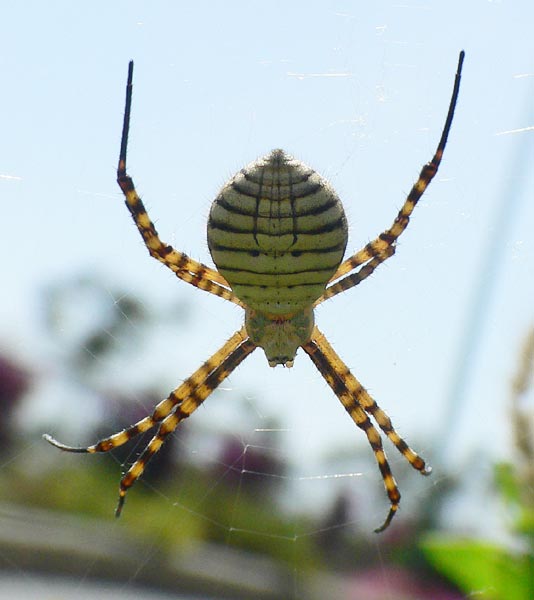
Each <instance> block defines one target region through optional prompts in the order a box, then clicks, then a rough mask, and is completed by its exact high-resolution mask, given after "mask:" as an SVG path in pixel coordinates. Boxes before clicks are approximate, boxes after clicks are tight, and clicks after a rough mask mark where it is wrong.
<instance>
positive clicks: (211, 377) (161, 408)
mask: <svg viewBox="0 0 534 600" xmlns="http://www.w3.org/2000/svg"><path fill="white" fill-rule="evenodd" d="M255 348H256V346H255V345H254V343H253V342H251V341H250V340H249V338H248V335H247V332H246V330H245V328H244V327H242V328H241V329H240V330H239V331H237V332H236V333H235V334H234V335H233V336H232V337H231V338H230V339H229V340H228V341H227V342H226V344H224V346H223V347H222V348H221V349H220V350H218V351H217V352H216V353H215V354H214V355H213V356H212V357H211V358H209V359H208V360H207V361H206V362H205V363H204V364H203V365H202V366H201V367H200V368H199V369H197V370H196V371H195V372H194V373H193V375H191V376H190V377H189V378H188V379H186V380H185V381H184V382H183V383H182V384H181V385H180V386H179V387H178V388H176V389H175V390H174V391H173V392H171V393H170V394H169V396H168V397H167V398H166V399H165V400H163V401H162V402H160V403H159V404H158V405H157V406H156V408H155V410H154V412H153V413H152V415H151V416H148V417H145V418H144V419H141V420H140V421H138V422H137V423H135V425H132V426H131V427H128V428H127V429H124V430H123V431H120V432H118V433H116V434H114V435H112V436H109V437H107V438H104V439H102V440H100V441H99V442H97V443H96V444H93V445H91V446H87V447H78V446H67V445H65V444H62V443H61V442H58V441H57V440H56V439H54V438H53V437H51V436H50V435H46V434H45V435H44V436H43V437H44V438H45V439H46V441H47V442H49V443H50V444H52V445H53V446H56V447H57V448H59V449H60V450H64V451H66V452H85V453H89V454H95V453H97V452H108V451H109V450H113V448H118V447H119V446H122V445H123V444H125V443H126V442H128V441H130V440H131V439H133V438H134V437H136V436H137V435H139V434H141V433H144V432H145V431H148V430H149V429H152V428H153V427H155V426H156V425H157V424H158V423H161V426H160V429H159V430H158V433H157V434H156V436H154V438H153V440H152V441H151V442H150V444H149V446H148V447H147V449H146V450H145V452H144V453H143V454H142V455H141V457H140V458H139V459H138V460H137V461H136V462H135V463H134V464H133V465H132V467H131V469H130V470H129V471H128V473H127V474H126V475H125V476H124V478H123V481H124V482H125V487H124V490H123V484H122V483H121V494H122V491H124V493H125V490H126V489H127V488H128V487H130V486H131V485H132V484H133V482H134V481H135V479H137V478H138V477H139V475H140V474H141V473H142V472H143V470H144V466H145V464H146V463H147V462H148V460H149V458H150V457H151V456H153V455H154V454H155V452H157V450H159V448H160V447H161V443H159V442H154V440H155V439H156V438H161V440H163V439H164V438H165V437H166V436H167V435H168V433H170V431H171V430H170V429H169V426H170V425H173V424H174V419H175V418H176V417H177V416H178V417H180V418H179V420H183V419H184V418H186V417H188V416H189V415H190V414H191V413H192V412H193V411H194V410H195V409H196V408H197V407H198V406H199V405H200V404H201V403H202V402H203V401H204V400H205V399H206V398H207V397H208V396H209V395H210V394H211V392H213V390H214V389H215V388H216V387H217V386H218V385H219V384H220V383H221V381H223V380H224V379H225V378H226V377H228V375H230V373H231V372H232V371H233V370H234V369H235V368H236V367H237V366H238V365H239V364H240V363H241V362H242V361H243V360H244V359H245V358H246V357H247V356H248V355H249V354H250V353H251V352H252V351H253V350H254V349H255ZM178 422H179V421H178ZM178 422H176V424H174V427H173V428H172V430H174V428H176V425H177V424H178ZM158 444H159V445H158ZM147 452H148V454H147ZM143 457H144V458H143ZM136 465H137V466H136ZM121 497H124V494H122V495H121Z"/></svg>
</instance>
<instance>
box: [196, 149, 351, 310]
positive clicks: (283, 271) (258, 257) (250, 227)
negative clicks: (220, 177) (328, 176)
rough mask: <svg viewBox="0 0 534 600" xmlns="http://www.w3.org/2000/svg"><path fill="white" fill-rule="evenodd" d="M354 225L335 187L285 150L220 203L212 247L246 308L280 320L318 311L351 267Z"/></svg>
mask: <svg viewBox="0 0 534 600" xmlns="http://www.w3.org/2000/svg"><path fill="white" fill-rule="evenodd" d="M346 245H347V220H346V218H345V212H344V210H343V206H342V204H341V202H340V200H339V198H338V197H337V194H336V193H335V192H334V190H333V189H332V188H331V186H330V185H329V184H328V183H327V182H326V181H325V180H324V179H323V178H322V177H320V176H319V175H318V174H317V173H316V172H315V171H314V170H312V169H310V168H309V167H307V166H306V165H304V164H303V163H301V162H300V161H298V160H295V159H294V158H293V157H291V156H289V155H288V154H286V153H285V152H284V151H283V150H273V151H272V152H271V153H270V154H268V155H266V156H264V157H263V158H261V159H259V160H257V161H255V162H253V163H251V164H250V165H248V166H247V167H245V168H244V169H242V170H241V171H239V173H237V175H235V177H233V178H232V179H231V180H230V181H229V182H228V183H227V184H226V185H225V186H224V187H223V188H222V190H221V191H220V193H219V195H218V196H217V198H216V199H215V201H214V202H213V205H212V207H211V211H210V216H209V220H208V246H209V249H210V252H211V256H212V258H213V261H214V262H215V264H216V265H217V269H218V270H219V271H220V272H221V273H222V275H223V276H224V278H225V279H226V280H227V281H228V282H229V284H230V286H231V287H232V290H233V291H234V293H235V294H236V296H237V297H238V298H240V299H241V300H242V301H243V303H244V304H245V305H246V306H247V307H248V308H251V309H253V310H257V311H260V312H263V313H268V314H272V315H292V314H295V313H296V312H298V311H300V310H302V309H304V308H306V307H309V306H311V305H312V304H313V303H314V302H315V300H317V298H319V297H320V296H321V295H322V293H323V292H324V289H325V287H326V284H327V283H328V281H329V280H330V278H331V277H332V275H333V274H334V273H335V272H336V270H337V268H338V266H339V263H340V262H341V260H342V259H343V255H344V253H345V248H346Z"/></svg>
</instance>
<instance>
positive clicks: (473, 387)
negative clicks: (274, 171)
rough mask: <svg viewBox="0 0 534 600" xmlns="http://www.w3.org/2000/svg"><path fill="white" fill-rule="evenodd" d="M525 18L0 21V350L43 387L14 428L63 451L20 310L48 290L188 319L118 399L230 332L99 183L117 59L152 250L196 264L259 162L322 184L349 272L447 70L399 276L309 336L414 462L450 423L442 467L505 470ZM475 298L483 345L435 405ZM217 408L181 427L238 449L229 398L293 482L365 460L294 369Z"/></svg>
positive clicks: (329, 13)
mask: <svg viewBox="0 0 534 600" xmlns="http://www.w3.org/2000/svg"><path fill="white" fill-rule="evenodd" d="M533 13H534V9H533V5H532V3H530V2H528V1H526V0H524V1H522V2H519V1H518V2H505V1H503V2H489V1H482V0H476V1H471V2H459V1H453V2H447V3H444V2H432V1H427V2H424V1H423V2H421V1H417V2H407V3H406V2H403V3H398V2H375V3H368V2H348V1H345V2H341V1H339V2H338V1H330V2H303V1H295V2H276V1H275V2H269V3H264V2H255V1H252V2H243V1H235V2H195V3H189V4H186V3H181V2H153V3H148V2H113V3H106V2H100V1H95V2H92V3H90V4H79V3H68V2H47V3H41V2H24V3H17V2H9V3H7V2H6V3H4V7H3V10H2V19H1V21H0V46H1V47H2V48H1V51H0V73H1V77H2V90H3V91H2V94H1V95H0V122H1V131H2V138H1V139H2V141H1V143H0V194H1V198H2V207H3V219H4V226H3V228H2V230H3V232H2V236H1V238H0V239H1V241H0V250H1V256H2V280H3V282H4V285H5V286H6V287H5V288H4V290H5V291H4V293H3V294H2V295H1V297H0V347H2V348H3V349H4V350H7V351H9V352H11V353H14V354H15V355H16V356H18V357H20V359H21V360H23V361H25V362H28V363H30V362H32V361H33V360H36V361H39V362H41V363H42V362H45V363H46V364H48V365H49V367H50V369H49V370H48V374H47V375H44V374H43V375H42V377H43V380H42V381H41V384H42V387H39V386H38V387H37V388H36V390H35V393H34V395H33V402H34V404H33V405H32V406H33V409H34V410H35V411H36V412H34V413H33V417H32V418H35V419H36V420H37V421H38V420H43V421H46V419H47V418H48V417H49V415H56V416H57V415H58V414H59V413H61V412H66V413H67V421H66V422H65V423H64V424H63V425H58V431H59V430H61V431H67V432H68V431H69V427H71V426H72V418H73V416H74V415H75V414H76V411H75V410H73V409H72V410H71V411H70V416H69V414H68V413H69V411H68V410H65V407H66V406H68V405H69V403H72V398H69V397H68V394H66V393H63V394H58V395H57V396H54V394H52V393H51V391H50V390H51V389H55V390H57V389H59V388H56V387H54V386H53V385H52V386H51V385H50V381H46V379H47V377H48V378H52V377H53V376H52V375H50V371H52V372H53V371H54V370H55V367H54V365H53V358H52V357H50V355H49V354H47V351H48V346H47V344H46V342H45V341H43V340H41V339H40V337H39V336H40V335H41V334H40V333H39V331H40V329H39V328H40V323H39V319H38V314H39V312H38V309H39V297H40V296H39V294H40V293H41V290H42V289H43V286H45V285H47V284H48V283H49V282H50V281H58V280H63V279H66V278H69V277H74V276H76V275H77V274H78V273H80V272H82V271H91V272H96V273H98V274H99V275H101V276H102V277H103V278H104V279H105V280H106V281H109V282H110V286H111V284H112V283H113V284H116V283H120V284H121V285H122V286H123V287H124V288H126V289H128V290H131V291H132V293H134V294H136V293H137V294H139V295H140V296H142V297H143V298H149V299H152V300H153V301H154V302H160V301H161V300H162V299H169V301H170V300H171V299H173V298H174V299H181V298H189V299H190V300H191V302H194V312H193V317H192V319H193V322H191V323H189V324H188V325H187V327H186V330H185V331H184V334H183V335H182V336H180V337H179V338H178V339H174V338H173V337H172V336H174V335H175V334H176V328H173V329H172V336H171V335H170V334H169V332H165V331H164V328H160V330H159V335H158V336H154V338H153V339H152V340H151V343H150V346H149V347H148V348H147V349H145V350H144V352H143V353H140V354H138V355H134V356H131V357H130V358H131V363H130V364H129V365H127V366H126V369H125V365H124V364H123V365H122V366H121V367H122V368H121V369H119V368H117V369H116V370H115V371H113V370H111V372H110V377H111V378H112V379H113V381H114V382H116V385H117V386H119V385H123V384H124V385H125V386H126V387H128V386H129V385H130V386H131V387H134V386H135V385H136V384H137V383H138V382H143V383H145V384H146V385H149V384H150V383H151V382H152V381H153V380H154V379H158V381H160V382H164V384H165V385H167V386H168V389H171V388H173V387H175V385H177V384H178V383H179V382H180V381H181V380H182V379H183V378H185V377H186V376H187V375H188V374H190V372H191V371H192V370H193V369H195V368H196V367H197V366H199V365H200V363H201V362H202V361H203V360H205V358H207V357H208V356H209V355H210V354H211V353H212V352H214V351H215V350H216V349H217V348H218V347H219V346H220V345H222V343H223V342H224V340H225V339H226V338H228V337H229V336H230V335H231V334H232V333H233V331H234V330H235V329H236V328H237V327H238V326H239V324H240V322H241V318H242V317H241V313H240V311H239V310H238V309H236V308H235V307H233V306H231V305H225V304H224V303H223V302H222V301H220V300H219V299H217V298H212V297H209V296H208V295H206V294H202V293H201V292H198V291H196V290H194V289H192V288H191V289H188V288H187V286H186V285H185V284H181V283H180V282H178V281H176V280H175V279H174V278H173V276H172V275H171V274H170V272H167V271H166V270H165V269H163V268H162V267H160V266H159V265H157V264H156V262H155V261H153V260H151V259H150V258H149V257H148V254H147V253H146V251H145V249H144V247H143V246H142V243H141V240H140V238H139V235H138V233H137V231H136V230H135V228H134V226H133V224H132V223H131V220H130V217H129V216H128V214H127V212H126V209H125V207H124V206H123V203H122V198H121V195H120V190H119V189H118V187H117V185H116V183H115V168H116V161H117V155H118V149H119V140H120V128H121V119H122V111H123V103H124V84H125V78H126V70H127V63H128V61H129V60H130V59H134V60H135V76H134V77H135V79H134V100H133V114H132V125H131V137H130V150H129V170H130V173H131V174H132V176H134V179H135V182H136V185H137V188H138V190H139V191H140V192H141V193H142V195H143V198H144V199H145V202H146V204H147V207H148V209H149V211H150V214H151V216H152V217H153V219H154V220H155V221H156V223H157V226H158V229H159V231H160V234H161V236H162V238H163V239H164V240H165V241H168V242H171V243H173V244H174V245H175V246H176V247H177V248H178V249H181V250H184V251H186V252H188V253H190V254H191V256H193V257H194V258H197V259H199V260H202V261H209V260H210V259H209V255H208V250H207V244H206V240H205V221H206V217H207V214H208V210H209V206H210V202H211V199H212V198H213V197H214V196H215V194H216V193H217V190H218V188H219V187H220V186H221V185H222V184H223V183H224V182H225V180H226V179H227V178H228V177H230V176H231V175H232V174H233V173H234V172H235V171H236V170H238V169H239V168H241V167H242V166H243V165H244V164H246V163H248V162H250V161H251V160H254V159H255V158H256V157H258V156H260V155H263V154H265V153H267V152H268V151H270V150H271V149H272V148H276V147H282V148H284V149H285V150H286V151H288V152H290V153H291V154H293V155H295V156H296V157H298V158H299V159H301V160H303V161H304V162H306V163H308V164H309V165H310V166H312V167H314V168H315V169H316V170H317V171H318V172H320V173H321V174H322V175H324V176H326V177H327V178H328V179H329V180H330V181H331V183H332V184H333V186H334V187H335V189H336V190H337V192H338V194H339V195H340V197H341V198H342V200H343V203H344V205H345V208H346V211H347V214H348V217H349V221H350V236H351V237H350V241H349V246H348V251H355V250H357V249H358V248H359V247H361V246H362V245H363V244H365V243H366V242H367V241H368V240H369V239H371V238H373V237H374V236H375V235H376V234H377V233H379V232H380V231H382V230H383V229H384V228H385V227H387V226H389V224H390V223H391V221H392V219H393V218H394V216H395V214H396V211H397V210H398V209H399V208H400V206H401V205H402V202H403V200H404V195H405V194H406V192H407V191H408V190H409V189H410V187H411V185H412V183H413V181H414V180H415V178H416V177H417V175H418V173H419V170H420V168H421V166H422V164H423V163H424V162H426V161H427V160H429V159H430V157H431V156H432V153H433V151H434V148H435V145H436V143H437V141H438V139H439V136H440V133H441V128H442V126H443V122H444V119H445V115H446V110H447V106H448V102H449V97H450V93H451V89H452V83H453V77H454V72H455V69H456V63H457V58H458V52H459V51H460V50H461V49H462V48H463V49H464V50H465V51H466V61H465V68H464V75H463V81H462V89H461V92H460V100H459V104H458V108H457V113H456V117H455V122H454V124H453V128H452V132H451V135H450V138H449V145H448V147H447V150H446V153H445V158H444V160H443V163H442V167H441V170H440V172H439V175H438V177H437V178H436V180H435V181H434V182H433V183H432V185H431V187H430V188H429V190H428V191H427V193H426V195H425V197H424V199H423V201H422V204H421V206H419V207H418V208H417V210H416V213H415V216H414V218H413V222H412V223H411V225H410V227H409V229H408V231H407V232H406V234H405V235H404V236H403V237H402V240H401V242H400V244H399V248H398V251H397V254H396V256H395V257H394V258H393V259H392V260H391V261H389V262H388V263H387V265H385V266H383V267H382V268H381V269H380V270H379V271H378V272H377V274H376V275H375V276H374V277H373V278H372V279H371V280H369V281H366V282H365V284H362V286H361V287H358V288H356V289H354V290H352V291H351V292H348V293H347V294H344V295H343V296H340V297H337V298H336V299H334V300H332V301H331V302H328V303H326V304H325V305H324V306H322V307H321V308H320V310H319V311H318V315H317V322H318V324H319V326H320V327H321V328H322V329H323V331H324V332H325V333H326V334H327V335H328V337H329V339H330V340H331V342H332V343H333V344H334V346H335V348H336V349H337V351H338V352H339V354H340V355H341V357H342V358H343V359H344V360H345V361H346V362H347V364H348V365H349V366H350V367H351V368H352V369H353V371H354V373H355V374H356V376H357V377H358V378H359V379H360V380H361V381H362V383H363V384H364V385H365V386H367V387H368V388H369V390H370V391H371V392H372V394H373V395H374V397H375V398H376V399H377V401H378V402H379V404H380V405H381V406H382V407H383V408H384V409H385V410H386V411H387V412H388V413H389V414H390V416H391V417H392V418H393V420H394V423H395V424H396V426H397V427H398V429H399V430H400V431H401V432H402V433H403V434H404V435H405V436H406V438H407V439H408V440H417V441H418V443H419V449H420V450H421V451H422V453H424V452H425V450H426V451H427V453H430V452H432V453H435V452H436V448H435V447H433V444H435V443H437V442H436V440H441V439H442V437H441V436H442V435H443V428H442V424H443V422H444V419H445V418H446V417H447V416H450V415H451V414H454V416H455V419H457V421H458V422H457V423H456V424H455V426H454V435H453V436H452V437H451V436H446V437H447V439H448V442H449V444H450V446H449V447H448V449H447V460H449V461H451V464H453V465H454V464H456V465H457V467H456V468H460V465H463V464H464V461H466V460H467V457H469V456H470V455H471V454H472V453H474V452H476V451H477V450H479V449H480V448H488V447H489V449H490V450H491V452H492V453H493V455H494V456H495V457H502V456H507V455H509V453H510V443H509V427H510V422H509V420H507V418H506V408H507V401H508V396H507V394H508V389H509V382H510V378H511V377H512V375H513V369H514V365H515V361H516V356H517V352H518V350H519V346H520V344H521V340H522V338H523V336H524V335H525V334H526V330H527V328H528V327H529V326H530V325H531V324H532V323H533V321H534V311H533V302H532V299H533V298H534V278H533V277H532V265H533V264H534V241H533V237H532V223H533V222H534V204H533V203H532V201H531V200H530V199H531V198H532V195H533V186H534V184H533V182H534V177H533V176H532V169H531V168H530V170H529V164H532V147H533V142H532V140H533V139H534V138H533V137H532V136H534V131H533V130H532V127H533V126H534V114H533V112H532V110H530V112H529V111H528V110H527V109H528V99H529V98H530V99H531V98H532V94H533V91H534V87H533V85H534V84H533V79H534V51H533V50H534V44H533V42H532V31H531V24H532V22H533V19H534V14H533ZM528 128H530V130H529V129H528ZM529 153H530V154H529ZM528 156H530V163H529V162H528ZM514 161H515V163H514ZM518 161H519V166H521V165H522V167H523V170H520V171H518V170H517V168H516V166H517V163H518ZM521 161H523V162H521ZM503 206H508V208H509V210H507V211H506V212H505V213H503V212H502V207H503ZM499 214H506V215H507V217H509V221H505V220H503V219H502V218H498V215H499ZM490 247H492V248H493V252H494V254H493V258H492V260H491V262H490V268H489V269H488V270H487V271H483V272H482V271H481V267H482V265H483V264H484V262H485V259H484V256H485V254H484V253H485V251H486V250H487V248H490ZM481 281H482V285H486V287H485V288H484V293H483V294H482V295H481V297H480V302H479V304H477V305H476V306H475V311H474V312H475V313H476V314H478V315H480V316H481V317H482V319H481V323H480V326H481V329H480V337H477V338H476V339H477V341H478V344H477V345H476V346H475V347H474V348H473V349H472V352H471V354H470V356H468V357H467V360H468V367H469V368H468V370H467V374H468V379H467V381H466V386H465V387H464V388H463V393H462V395H461V397H458V398H451V389H452V386H453V383H454V381H455V373H456V370H455V369H456V367H455V359H456V358H457V357H458V356H460V347H461V342H462V339H464V337H466V328H467V326H468V325H469V323H468V316H469V314H470V310H471V311H472V309H470V306H471V303H472V299H473V297H475V294H476V290H477V289H480V288H478V286H479V285H481ZM475 351H476V352H475ZM162 352H164V353H166V356H167V358H166V360H165V361H164V363H163V364H161V363H160V362H158V360H157V359H158V357H161V354H162ZM125 370H126V372H125ZM45 371H46V369H45ZM128 379H133V380H134V383H130V382H129V381H128ZM225 388H226V389H230V390H231V391H232V393H230V394H221V395H219V396H218V400H215V399H212V402H209V403H207V404H206V407H205V409H202V410H201V411H200V412H201V415H198V416H197V417H198V418H199V419H200V418H201V419H203V420H205V421H206V422H207V423H213V424H216V425H217V426H219V427H222V428H223V429H225V430H228V431H233V430H235V428H239V419H240V415H239V413H240V410H242V405H241V404H240V401H239V400H236V399H235V396H240V397H243V396H247V395H253V396H254V398H255V401H254V407H255V410H256V411H257V415H258V417H257V425H256V427H258V428H261V427H262V415H264V414H271V413H272V411H276V412H278V414H279V419H280V421H281V423H282V424H283V426H284V427H285V428H287V430H288V431H289V434H287V435H286V436H285V443H286V444H287V446H288V451H289V452H290V453H291V454H293V455H298V456H301V457H306V460H301V463H302V464H303V465H304V466H303V467H302V469H303V471H302V472H303V473H306V472H307V471H306V462H307V461H310V462H311V463H312V464H313V462H314V461H315V460H316V459H317V457H319V456H321V455H323V454H324V453H327V452H328V451H329V450H330V449H331V448H332V446H335V447H341V446H343V445H346V446H349V447H350V445H354V447H357V446H358V444H359V445H360V446H361V447H364V446H365V444H366V441H365V438H364V436H363V435H362V434H361V432H359V431H357V430H356V428H355V426H354V425H353V424H352V422H351V421H350V419H348V418H347V417H346V415H345V414H344V411H343V409H342V408H341V406H340V405H339V402H338V401H337V399H336V398H335V397H334V396H333V395H332V393H331V392H330V390H329V389H328V388H327V386H326V384H324V383H323V382H322V381H321V380H320V376H319V374H318V373H317V372H315V371H314V368H313V366H312V365H311V363H310V362H309V361H308V360H307V359H306V357H305V356H304V355H302V354H301V355H299V356H298V357H297V360H296V363H295V367H294V368H293V369H292V370H290V371H287V370H283V369H281V368H279V369H276V370H270V369H269V368H268V366H267V363H266V361H265V357H264V356H262V355H261V354H260V352H257V353H256V354H255V355H253V357H251V358H250V359H249V360H248V361H247V362H246V363H245V364H244V365H243V366H242V367H241V368H240V369H239V371H238V372H237V373H236V374H235V376H233V377H232V378H231V380H230V382H229V383H228V384H227V385H225ZM223 399H224V403H223V402H222V400H223ZM70 406H71V407H72V404H70ZM69 419H71V421H70V422H69ZM242 433H246V432H242ZM66 441H68V440H66ZM72 441H75V440H72ZM369 452H370V450H369ZM390 454H391V455H392V453H391V452H390ZM392 456H393V455H392ZM396 460H397V459H396V457H395V461H396ZM297 462H298V461H297ZM375 475H376V474H375V473H374V471H373V472H372V476H373V477H375ZM429 485H430V484H429Z"/></svg>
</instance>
